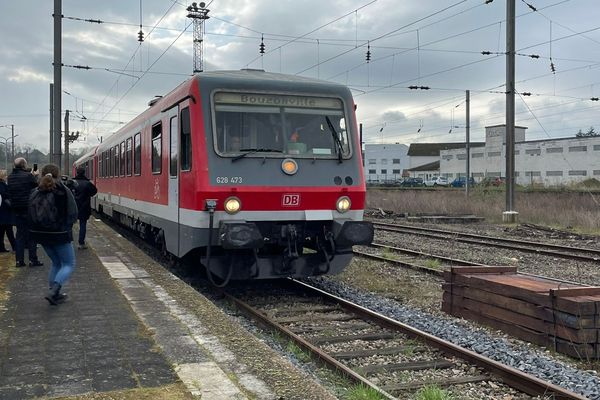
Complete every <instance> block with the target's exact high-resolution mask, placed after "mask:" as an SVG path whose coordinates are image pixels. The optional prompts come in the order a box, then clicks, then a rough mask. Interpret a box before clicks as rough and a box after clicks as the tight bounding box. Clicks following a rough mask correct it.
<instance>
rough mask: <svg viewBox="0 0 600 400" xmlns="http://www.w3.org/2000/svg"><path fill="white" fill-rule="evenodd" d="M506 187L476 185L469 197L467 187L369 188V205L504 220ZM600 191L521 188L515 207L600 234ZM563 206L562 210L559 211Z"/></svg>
mask: <svg viewBox="0 0 600 400" xmlns="http://www.w3.org/2000/svg"><path fill="white" fill-rule="evenodd" d="M505 197H506V194H505V188H503V187H500V188H495V189H490V188H481V187H476V188H474V190H473V191H472V192H471V195H470V196H469V197H468V198H467V197H465V194H464V192H463V191H458V190H457V191H454V190H445V191H444V192H443V193H442V192H440V191H436V190H386V191H383V190H379V189H369V190H368V191H367V207H368V208H375V209H376V208H381V209H384V210H390V211H394V212H395V213H410V214H416V213H442V214H474V215H477V216H479V217H484V218H485V219H486V221H488V222H492V223H500V222H502V212H503V211H504V209H505V205H506V198H505ZM599 198H600V194H599V193H592V192H589V191H579V192H576V191H567V190H563V191H549V190H544V191H517V192H516V193H515V210H516V211H518V212H519V221H520V222H528V223H533V224H540V225H545V226H557V227H561V228H563V229H564V228H565V227H573V228H574V229H575V230H577V231H578V232H581V233H588V234H600V213H599V212H598V204H597V202H598V199H599ZM556 210H560V212H556Z"/></svg>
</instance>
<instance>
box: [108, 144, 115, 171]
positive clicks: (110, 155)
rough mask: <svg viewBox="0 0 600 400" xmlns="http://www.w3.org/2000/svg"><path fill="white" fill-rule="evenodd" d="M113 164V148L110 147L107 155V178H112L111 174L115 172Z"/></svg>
mask: <svg viewBox="0 0 600 400" xmlns="http://www.w3.org/2000/svg"><path fill="white" fill-rule="evenodd" d="M114 163H115V148H114V147H111V148H110V150H109V154H108V177H109V178H112V177H113V176H114V175H113V172H114V171H115V168H114V167H115V166H114Z"/></svg>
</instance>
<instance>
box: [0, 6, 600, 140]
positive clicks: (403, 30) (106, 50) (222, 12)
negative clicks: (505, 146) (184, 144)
mask: <svg viewBox="0 0 600 400" xmlns="http://www.w3.org/2000/svg"><path fill="white" fill-rule="evenodd" d="M527 3H528V4H530V5H531V6H533V7H535V8H536V9H537V11H535V12H534V11H532V9H531V8H530V7H529V6H528V4H527ZM527 3H526V2H525V1H523V0H517V4H516V6H517V41H516V43H517V44H516V48H517V52H518V53H519V56H517V70H516V71H517V72H516V80H517V91H518V92H520V93H531V95H530V96H517V99H516V105H517V106H516V109H517V115H516V123H517V124H518V125H523V126H527V127H528V128H529V129H528V131H527V132H528V133H527V139H528V140H535V139H544V138H548V137H553V138H554V137H569V136H573V135H575V134H576V133H577V132H578V131H579V130H580V129H581V130H582V131H584V132H585V131H587V130H588V129H589V128H590V126H594V127H595V129H596V131H600V113H599V111H600V102H597V101H596V102H594V101H591V100H590V99H591V98H592V97H599V96H600V22H599V21H600V4H599V3H598V0H527ZM0 4H1V7H2V12H1V13H0V37H1V38H2V40H1V41H0V53H1V54H2V55H3V56H2V58H0V92H1V94H2V95H1V96H0V125H10V124H14V126H15V133H16V134H18V135H19V136H18V137H17V139H16V142H17V143H18V144H21V145H25V144H30V145H32V146H33V147H35V148H38V149H40V150H42V151H44V152H45V151H47V149H48V142H49V139H48V136H49V135H48V129H49V127H48V126H49V115H48V109H49V83H51V82H52V80H53V69H52V59H53V20H52V13H53V1H51V0H44V1H39V0H37V1H35V0H21V1H18V2H17V1H10V0H0ZM207 4H208V8H209V9H210V12H209V16H210V17H211V18H210V19H209V20H208V21H207V22H206V36H205V48H204V52H205V57H204V69H205V70H207V71H208V70H219V69H240V68H263V69H265V70H268V71H272V72H282V73H286V74H299V75H302V76H308V77H315V78H320V79H324V80H330V81H335V82H339V83H343V84H345V85H348V86H349V87H350V88H351V89H352V91H353V93H354V95H355V100H356V102H357V104H358V110H357V113H358V114H357V117H358V121H359V122H362V123H363V125H364V133H365V141H366V142H367V143H381V142H400V143H407V144H408V143H412V142H436V141H448V142H450V141H461V140H464V126H465V104H464V91H465V90H466V89H469V90H471V127H472V128H471V136H472V140H483V138H484V130H483V128H484V127H485V126H487V125H494V124H502V123H504V107H505V96H504V94H503V93H502V92H503V91H504V86H503V84H504V82H505V57H504V55H503V54H501V53H503V52H504V51H505V35H506V34H505V27H506V24H505V17H506V0H493V1H492V2H491V3H490V4H485V1H484V0H462V1H461V0H420V1H414V0H410V1H409V0H361V1H359V0H328V1H322V0H305V1H291V0H254V1H250V0H213V1H210V0H208V1H207ZM187 5H189V4H188V3H185V2H184V0H141V10H140V0H106V1H101V2H98V1H88V0H63V15H64V16H65V18H64V19H63V63H64V64H65V65H81V66H89V67H92V68H93V69H91V70H83V69H75V68H72V67H64V68H63V91H64V92H63V96H62V99H63V110H64V109H69V110H72V113H71V120H70V127H71V130H79V131H81V132H82V135H81V138H80V139H79V141H78V142H77V143H76V144H75V145H74V147H83V146H92V145H95V144H97V143H98V140H99V137H101V136H104V137H106V136H108V135H110V134H111V133H112V132H114V131H115V130H117V129H118V128H119V126H121V125H122V124H123V123H125V122H127V121H129V120H130V119H132V118H133V117H134V116H135V115H136V114H138V113H140V112H141V111H143V110H144V109H145V108H146V104H147V102H148V100H149V99H151V98H152V97H153V96H155V95H161V94H165V93H167V92H168V91H169V90H171V89H172V88H174V87H175V86H176V85H177V84H179V83H180V82H181V81H183V80H185V79H187V78H188V77H189V76H190V74H191V72H192V69H193V63H192V26H191V25H190V20H189V19H188V18H186V15H187V12H186V9H185V8H186V7H187ZM140 11H141V23H142V25H143V27H142V30H143V31H144V33H145V37H146V40H145V41H144V42H143V43H142V44H141V45H140V44H139V42H138V41H137V32H138V30H139V25H140ZM76 18H80V19H93V20H101V21H103V23H101V24H98V23H90V22H85V21H80V20H77V19H76ZM261 36H263V37H264V44H265V46H266V53H265V54H264V55H263V56H262V57H261V56H260V54H259V52H258V50H259V45H260V43H261ZM367 46H370V54H371V60H370V62H369V63H367V62H366V53H367ZM482 51H488V52H490V53H491V54H489V55H482V54H481V52H482ZM530 55H536V56H539V58H532V57H529V56H530ZM553 69H554V72H552V70H553ZM411 85H417V86H426V87H429V88H430V90H426V91H425V90H410V89H409V88H408V87H409V86H411ZM83 116H85V118H86V119H85V122H82V117H83ZM6 136H10V129H6V128H1V129H0V137H6Z"/></svg>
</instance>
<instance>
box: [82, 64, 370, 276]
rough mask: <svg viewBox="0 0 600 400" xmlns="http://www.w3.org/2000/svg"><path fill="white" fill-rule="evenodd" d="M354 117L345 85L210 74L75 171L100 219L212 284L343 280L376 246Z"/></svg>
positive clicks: (245, 73)
mask: <svg viewBox="0 0 600 400" xmlns="http://www.w3.org/2000/svg"><path fill="white" fill-rule="evenodd" d="M354 110H355V104H354V101H353V99H352V95H351V93H350V91H349V89H348V88H346V87H345V86H342V85H338V84H332V83H328V82H323V81H318V80H313V79H307V78H302V77H298V76H289V75H282V74H275V73H268V72H264V71H262V70H241V71H216V72H203V73H200V74H197V75H195V76H194V77H192V78H191V79H189V80H187V81H185V82H183V83H182V84H181V85H179V86H178V87H177V88H176V89H175V90H173V91H172V92H170V93H169V94H168V95H166V96H164V97H161V98H158V99H155V100H152V101H151V102H150V103H149V108H148V109H147V110H146V111H144V112H143V113H142V114H140V115H139V116H138V117H136V118H135V119H134V120H133V121H131V122H129V123H128V124H127V125H126V126H124V127H123V128H122V129H120V130H119V131H117V132H116V133H114V134H113V135H111V136H110V137H108V139H106V140H104V142H103V143H101V144H100V145H99V146H97V147H96V148H95V149H93V150H92V151H91V152H89V153H88V154H86V155H84V156H83V157H81V158H80V159H79V160H77V161H76V163H75V166H76V167H77V166H80V165H84V166H85V167H86V168H87V169H88V177H89V178H91V179H92V180H93V182H94V183H95V184H96V186H97V187H98V195H97V197H96V198H95V200H93V208H95V209H96V211H98V212H99V213H103V214H106V215H108V216H110V217H112V218H113V219H115V220H117V221H118V222H120V223H121V224H124V225H126V226H128V227H129V228H131V229H133V230H135V231H137V232H138V233H139V234H140V235H141V236H142V237H145V238H154V239H155V240H156V241H157V243H159V244H160V245H161V246H162V248H163V250H164V251H165V252H167V253H170V254H173V255H174V256H176V257H195V258H196V259H197V260H198V261H199V262H200V263H201V264H202V265H204V266H205V267H206V269H207V272H208V276H209V277H211V279H213V280H214V281H217V280H218V281H219V282H221V283H222V284H224V283H226V282H228V281H229V280H230V279H238V280H244V279H264V278H277V277H288V276H291V277H305V276H311V275H319V274H326V273H337V272H340V271H341V270H342V269H344V268H345V267H346V266H347V265H348V263H349V262H350V260H351V258H352V245H355V244H369V243H371V241H372V239H373V227H372V225H371V224H370V223H368V222H364V221H363V220H362V219H363V211H364V205H365V181H364V176H363V168H362V156H361V145H360V139H359V135H358V129H357V124H356V118H355V114H354ZM216 277H218V278H216Z"/></svg>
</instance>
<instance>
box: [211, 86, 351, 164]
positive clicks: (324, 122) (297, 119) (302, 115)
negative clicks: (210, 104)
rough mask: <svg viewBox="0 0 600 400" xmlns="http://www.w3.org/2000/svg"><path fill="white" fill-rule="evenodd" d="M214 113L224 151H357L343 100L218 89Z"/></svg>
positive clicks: (331, 154) (321, 154) (309, 154)
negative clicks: (351, 138) (350, 136)
mask: <svg viewBox="0 0 600 400" xmlns="http://www.w3.org/2000/svg"><path fill="white" fill-rule="evenodd" d="M214 118H215V119H214V121H215V128H216V129H215V131H214V134H215V150H216V151H217V153H218V154H220V155H222V156H231V157H236V156H239V155H240V154H244V153H245V152H252V154H248V157H256V156H260V157H288V156H293V157H295V158H302V157H306V158H339V159H342V158H343V159H345V158H349V157H350V156H351V153H350V151H351V147H350V138H349V135H348V131H347V129H346V117H345V115H344V107H343V103H342V101H341V100H340V99H336V98H326V97H311V96H294V95H275V94H262V93H261V94H256V93H231V92H218V93H215V95H214Z"/></svg>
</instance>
